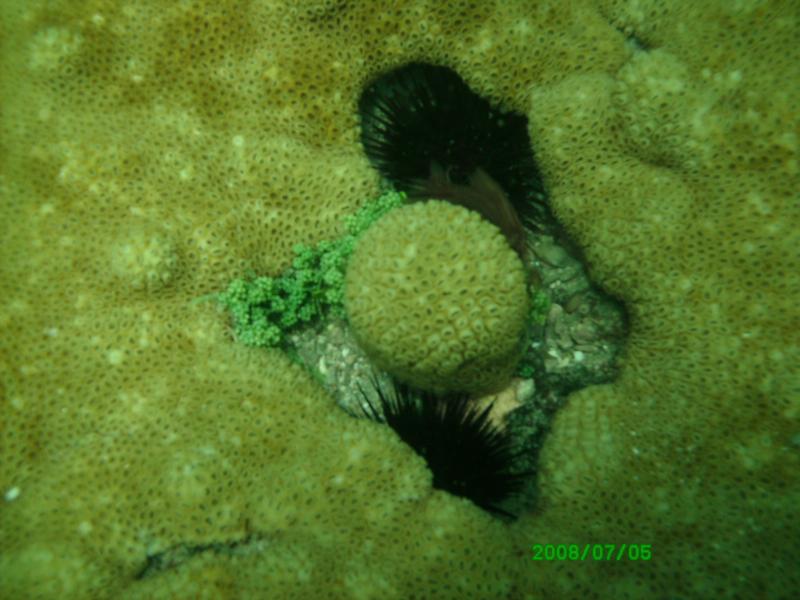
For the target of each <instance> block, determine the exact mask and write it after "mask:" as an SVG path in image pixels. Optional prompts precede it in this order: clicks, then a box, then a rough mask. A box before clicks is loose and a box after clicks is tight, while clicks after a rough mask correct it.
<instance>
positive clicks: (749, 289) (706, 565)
mask: <svg viewBox="0 0 800 600" xmlns="http://www.w3.org/2000/svg"><path fill="white" fill-rule="evenodd" d="M798 39H800V18H798V11H797V6H796V3H794V2H781V1H778V0H773V1H767V2H727V1H724V0H719V1H708V2H690V1H688V0H675V1H672V2H662V1H655V0H641V1H636V2H634V1H632V0H631V1H626V0H598V1H597V2H591V1H588V0H585V1H584V0H576V1H575V2H550V3H546V2H468V1H463V2H462V1H454V2H434V1H432V0H422V1H420V2H395V1H391V2H390V1H388V0H385V1H384V0H379V1H376V2H340V1H327V0H318V1H310V2H295V1H288V0H286V1H281V0H275V1H271V2H268V1H254V2H248V3H242V2H229V1H221V2H220V1H215V2H210V1H201V0H197V1H190V2H157V1H155V0H153V1H150V2H135V3H123V2H104V1H96V2H44V1H31V2H22V1H21V0H15V1H4V2H0V44H2V47H0V81H2V85H0V104H1V105H2V112H1V113H0V198H2V202H0V239H2V244H1V245H0V597H3V598H25V597H37V598H59V599H60V598H148V599H153V598H190V597H201V596H203V595H206V596H213V597H218V598H264V597H269V598H275V599H282V598H320V599H323V598H329V599H350V598H376V597H381V598H387V599H398V600H400V599H403V600H407V599H408V598H412V597H419V598H438V599H444V598H448V599H449V598H453V599H460V600H461V599H465V598H492V599H500V598H504V599H513V600H517V599H519V600H534V599H536V598H567V597H585V598H641V597H651V598H666V597H680V598H711V597H714V598H733V597H742V598H759V597H761V598H779V597H792V596H793V595H794V594H795V593H796V590H797V589H798V587H800V575H799V574H798V571H797V569H796V562H797V556H798V555H799V554H800V548H799V547H798V540H800V530H798V528H799V527H800V525H798V524H799V523H800V518H798V506H800V483H799V482H800V464H799V463H800V452H798V447H799V446H800V441H798V432H800V422H799V421H800V394H798V393H797V390H798V388H799V387H800V381H799V379H800V377H799V376H798V370H797V365H798V364H800V357H799V356H798V348H800V315H798V307H797V302H796V299H797V298H798V297H800V282H799V281H798V277H800V264H798V263H799V262H800V259H799V258H798V252H797V248H798V244H797V233H798V230H800V210H799V209H798V203H797V190H798V189H800V158H799V157H798V144H799V143H800V142H798V130H800V123H799V122H798V118H799V117H798V111H797V106H799V105H800V45H798V44H797V40H798ZM412 62H424V63H429V64H435V65H441V66H445V67H448V68H450V69H452V70H453V71H455V72H456V73H458V76H459V77H460V78H461V79H463V81H464V82H465V83H466V85H468V86H469V88H470V89H472V90H473V91H474V92H475V93H476V94H479V95H480V96H481V97H483V98H486V99H487V101H489V102H491V103H492V105H493V106H498V107H500V108H502V110H503V111H515V112H516V113H519V114H521V115H524V116H526V117H527V119H528V134H529V139H530V140H531V144H532V146H533V149H534V150H535V155H536V160H537V164H538V166H539V169H540V172H541V175H542V178H543V181H544V184H545V187H546V189H547V191H548V198H549V201H550V204H551V208H552V211H553V213H554V215H555V217H556V218H557V219H558V220H559V221H560V222H561V223H562V224H563V225H564V226H565V228H566V229H567V231H568V233H569V234H570V236H571V237H572V239H573V240H574V241H575V242H576V244H577V245H578V246H580V248H581V250H582V255H583V257H585V259H586V261H587V262H588V265H589V270H590V272H591V275H592V276H593V278H594V280H595V281H596V282H597V284H598V285H600V286H602V287H603V288H604V289H605V290H607V291H608V292H611V293H612V294H614V295H615V296H617V297H619V298H620V299H621V300H622V301H623V302H624V303H625V305H626V307H627V310H628V313H629V316H630V334H629V339H628V341H627V346H626V350H625V354H624V356H623V357H622V361H621V363H620V367H619V377H618V379H617V380H615V381H614V382H613V383H610V384H605V385H598V386H590V387H588V388H585V389H582V390H580V391H579V392H577V393H574V394H572V395H571V396H570V397H569V399H568V401H567V402H566V404H565V405H564V407H563V408H562V409H560V411H559V413H558V414H557V415H556V417H555V421H554V422H553V424H552V430H551V432H550V434H549V435H548V436H547V437H546V439H545V440H544V442H543V444H544V445H543V447H542V449H541V453H540V464H539V469H538V470H539V473H540V477H539V480H538V484H539V489H538V492H537V500H538V503H537V508H536V514H520V515H519V519H518V520H517V521H515V522H514V523H513V524H506V523H503V522H500V521H499V520H497V519H493V518H492V517H491V516H489V515H487V514H485V513H484V512H483V511H481V510H480V509H479V508H477V507H476V506H474V505H473V504H472V503H471V502H469V501H468V500H465V499H463V498H457V497H453V496H450V495H448V494H446V493H444V492H442V491H439V490H435V489H434V488H433V487H432V485H431V484H432V478H431V474H430V472H429V471H428V469H427V468H426V465H425V463H424V461H423V460H422V459H421V458H420V457H418V456H417V455H415V454H414V452H413V451H412V450H411V449H410V448H408V447H407V446H405V445H404V444H403V443H402V442H401V441H400V440H398V439H397V437H396V436H394V435H393V434H392V432H391V431H389V430H388V428H386V427H380V426H377V425H375V424H372V423H369V422H367V421H365V420H357V419H353V418H351V417H349V416H348V415H347V414H344V412H343V411H341V410H340V409H338V408H337V407H336V406H335V404H334V403H333V401H331V400H330V399H329V398H328V397H327V396H326V395H325V393H324V392H323V391H322V390H321V389H320V388H319V387H318V385H317V384H316V383H315V382H314V381H313V380H312V378H311V376H310V375H308V374H307V373H306V372H304V371H302V370H300V369H299V368H296V367H293V366H292V363H291V362H290V361H289V360H288V358H287V357H286V356H285V355H284V354H283V353H282V352H281V351H280V350H278V349H266V350H265V349H258V348H248V347H245V346H244V345H243V344H240V343H237V341H236V340H235V337H234V335H233V334H232V331H231V328H230V322H229V315H228V314H227V313H226V312H225V311H222V310H219V309H218V308H217V307H216V306H214V304H213V303H210V302H194V300H196V299H197V298H200V297H205V296H207V295H209V294H212V293H216V292H219V291H220V290H222V289H224V288H225V286H226V285H227V284H228V283H229V282H230V281H232V280H234V279H237V278H242V277H245V276H247V275H248V274H249V273H256V274H258V275H262V276H273V277H275V276H278V275H279V274H280V273H282V272H283V271H284V270H286V269H287V268H288V267H290V263H291V260H292V257H293V250H292V249H293V248H294V247H295V246H296V245H297V244H304V245H306V246H314V245H315V244H317V243H319V242H320V241H322V240H332V239H336V238H337V237H339V236H340V235H342V234H343V233H344V228H343V225H342V223H343V219H342V217H343V216H345V215H351V214H354V213H355V212H356V210H357V209H358V207H359V206H361V205H362V204H363V203H365V202H366V201H367V199H369V198H374V197H377V196H378V195H379V192H380V182H379V178H378V175H377V174H376V172H375V171H374V169H372V167H371V166H370V164H369V161H368V159H367V158H366V156H365V155H364V153H363V148H362V146H361V143H360V139H359V136H360V129H359V117H358V100H359V97H360V96H361V94H362V92H363V90H364V88H365V86H367V85H368V84H369V82H371V81H374V80H375V78H376V77H378V76H380V74H381V73H385V72H388V71H389V70H391V69H394V68H397V67H400V66H402V65H406V64H409V63H412ZM548 543H553V544H558V543H567V544H571V543H575V544H586V543H597V544H623V543H624V544H633V543H639V544H650V545H651V548H652V559H651V560H649V561H631V560H621V561H619V562H617V561H610V562H606V561H599V560H585V561H580V562H570V561H553V562H547V561H534V560H532V559H531V546H532V545H533V544H548Z"/></svg>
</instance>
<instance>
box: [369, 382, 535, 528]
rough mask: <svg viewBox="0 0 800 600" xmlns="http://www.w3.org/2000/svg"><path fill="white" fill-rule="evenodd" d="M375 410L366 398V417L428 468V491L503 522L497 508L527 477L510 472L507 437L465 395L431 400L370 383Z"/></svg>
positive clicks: (510, 447) (406, 389)
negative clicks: (467, 503) (375, 398)
mask: <svg viewBox="0 0 800 600" xmlns="http://www.w3.org/2000/svg"><path fill="white" fill-rule="evenodd" d="M375 389H376V391H377V394H378V399H379V404H380V407H376V406H375V404H373V403H372V402H371V401H370V400H369V397H368V396H367V394H366V393H364V392H363V391H362V393H363V395H364V398H365V399H366V401H367V405H368V407H369V408H368V409H367V410H366V413H367V416H369V417H370V418H372V419H373V420H375V421H380V422H385V423H386V424H388V425H389V426H390V427H391V428H392V429H394V430H395V432H396V433H397V434H398V435H399V436H400V438H401V439H402V440H403V441H404V442H405V443H406V444H408V445H409V446H411V447H412V448H413V449H414V450H415V451H416V452H417V454H419V455H420V456H422V457H423V458H424V459H425V461H426V462H427V463H428V468H430V470H431V472H432V473H433V487H435V488H437V489H440V490H444V491H446V492H449V493H451V494H454V495H456V496H462V497H464V498H469V499H470V500H471V501H472V502H474V503H475V504H476V505H478V506H480V507H481V508H483V509H484V510H488V511H491V512H494V513H497V514H501V515H504V516H506V517H513V516H514V515H512V514H510V513H508V512H506V511H505V510H503V509H502V508H500V507H499V503H501V502H502V501H504V500H506V499H507V498H509V497H511V496H512V495H514V494H515V493H517V492H519V491H520V490H521V488H522V486H523V483H524V481H525V477H526V476H527V475H529V473H519V472H514V470H513V467H512V465H513V463H514V461H515V459H516V458H517V455H516V453H515V451H514V449H513V444H512V439H511V436H510V434H509V433H508V432H507V431H506V430H504V429H501V428H499V427H497V426H495V425H494V424H493V423H492V422H491V421H490V420H489V412H490V411H491V408H492V407H491V405H490V406H488V407H486V408H484V409H483V410H479V409H477V408H475V407H474V406H472V404H471V402H470V400H469V398H468V397H467V396H465V395H450V396H435V395H433V394H430V393H426V392H421V391H420V392H417V391H412V390H411V388H409V387H408V386H406V385H402V384H397V385H395V387H394V390H393V391H392V392H391V393H386V392H385V391H384V390H383V389H382V388H381V387H380V385H378V384H376V385H375Z"/></svg>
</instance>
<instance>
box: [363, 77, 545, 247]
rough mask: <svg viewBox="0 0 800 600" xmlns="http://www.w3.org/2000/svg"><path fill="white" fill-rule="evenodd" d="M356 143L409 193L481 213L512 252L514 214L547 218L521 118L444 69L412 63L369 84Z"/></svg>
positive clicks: (516, 234) (517, 224)
mask: <svg viewBox="0 0 800 600" xmlns="http://www.w3.org/2000/svg"><path fill="white" fill-rule="evenodd" d="M359 114H360V116H361V142H362V144H363V146H364V150H365V152H366V154H367V156H368V157H369V159H370V161H371V162H372V164H373V166H374V167H375V168H376V169H377V170H378V171H379V172H380V173H381V175H383V177H385V178H386V179H388V180H389V181H391V182H392V183H393V184H394V185H395V186H396V187H397V188H398V189H399V190H402V191H405V192H407V193H408V194H409V197H411V198H412V199H413V198H415V197H416V198H438V199H441V200H448V201H450V202H454V203H456V204H460V205H462V206H465V207H466V208H469V209H472V210H476V211H478V212H480V213H481V214H482V215H483V217H484V218H486V219H487V220H488V221H490V222H492V223H494V224H495V225H497V226H498V227H499V228H500V229H501V230H502V231H503V233H504V234H505V235H506V236H507V237H508V239H509V243H510V244H511V245H512V246H513V247H514V248H515V249H517V250H518V251H520V249H521V245H522V244H523V243H524V231H523V230H522V225H521V221H520V218H519V216H518V214H519V215H521V216H522V218H523V219H525V220H526V221H528V222H531V223H537V224H538V223H542V222H544V221H546V220H549V212H548V210H547V207H546V204H545V191H544V186H543V184H542V180H541V175H540V174H539V170H538V168H537V166H536V162H535V161H534V158H533V152H532V150H531V143H530V138H529V137H528V129H527V119H526V118H525V117H524V116H523V115H520V114H518V113H514V112H508V111H502V110H499V109H497V108H495V107H493V106H492V105H491V104H490V103H489V102H488V101H487V100H485V99H483V98H481V97H480V96H478V95H477V94H475V93H474V92H473V91H472V90H471V89H470V88H469V86H468V85H467V84H466V83H465V82H464V81H463V80H462V79H461V77H459V75H458V74H457V73H456V72H455V71H453V70H452V69H449V68H447V67H442V66H436V65H430V64H424V63H411V64H408V65H405V66H402V67H399V68H397V69H395V70H393V71H389V72H388V73H385V74H383V75H381V76H379V77H378V78H377V79H375V80H374V81H372V82H371V83H369V84H368V85H367V87H366V88H365V90H364V92H363V93H362V95H361V98H360V100H359Z"/></svg>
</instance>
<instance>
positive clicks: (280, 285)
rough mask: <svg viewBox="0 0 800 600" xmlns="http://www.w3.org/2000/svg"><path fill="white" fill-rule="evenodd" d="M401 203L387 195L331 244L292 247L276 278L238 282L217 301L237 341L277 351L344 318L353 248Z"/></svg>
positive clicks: (398, 197) (398, 196)
mask: <svg viewBox="0 0 800 600" xmlns="http://www.w3.org/2000/svg"><path fill="white" fill-rule="evenodd" d="M404 199H405V194H403V193H401V192H387V193H385V194H384V195H382V196H381V197H380V198H378V199H377V200H375V201H373V202H370V203H368V204H367V205H366V206H364V207H363V208H362V209H361V210H359V211H358V212H357V213H356V214H355V215H352V216H349V217H347V218H346V220H345V226H346V229H347V233H346V234H345V235H344V236H343V237H342V238H340V239H338V240H335V241H323V242H320V243H319V244H317V245H316V246H313V247H311V246H306V245H304V244H298V245H297V246H295V247H294V252H295V258H294V260H293V261H292V266H291V267H290V268H289V269H288V270H287V271H286V272H284V273H283V274H282V275H279V276H278V277H255V278H253V279H236V280H234V281H233V282H231V284H230V285H229V286H228V289H227V290H225V291H224V292H222V293H221V294H218V295H217V296H216V299H217V301H218V302H220V304H222V305H223V306H224V307H225V308H227V309H228V310H230V311H231V314H232V315H233V328H234V332H235V334H236V339H237V340H239V341H241V342H243V343H245V344H247V345H248V346H278V345H280V344H282V343H283V341H284V339H285V336H286V333H287V332H289V331H290V330H291V329H292V328H294V327H297V326H299V325H303V324H306V323H310V322H311V321H313V320H314V319H316V318H318V317H320V316H321V315H322V314H323V313H324V312H326V311H331V312H333V314H336V315H343V314H344V308H343V300H344V273H345V267H346V265H347V259H348V258H349V257H350V254H352V252H353V248H354V247H355V242H356V240H357V239H358V237H359V236H360V235H361V234H362V233H363V232H364V231H366V229H367V228H368V227H369V226H370V225H372V223H374V222H375V221H377V220H378V219H379V218H380V217H382V216H383V215H384V214H386V213H387V212H389V211H390V210H391V209H393V208H395V207H397V206H400V205H401V204H402V203H403V201H404Z"/></svg>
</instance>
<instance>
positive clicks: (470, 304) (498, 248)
mask: <svg viewBox="0 0 800 600" xmlns="http://www.w3.org/2000/svg"><path fill="white" fill-rule="evenodd" d="M345 310H346V312H347V317H348V320H349V321H350V324H351V326H352V328H353V332H354V333H355V335H356V339H358V342H359V344H360V345H361V346H362V347H363V348H364V350H365V351H366V352H367V354H368V355H369V357H370V358H371V359H372V360H373V361H374V363H375V364H377V365H378V366H379V367H381V368H382V369H384V370H386V371H388V372H389V373H391V374H392V375H394V376H395V377H397V378H399V379H401V380H402V381H405V382H406V383H409V384H411V385H413V386H414V387H417V388H422V389H427V390H433V391H438V392H443V391H464V392H474V393H488V392H491V391H497V390H498V389H499V388H500V387H502V385H503V384H504V383H506V382H507V381H508V380H509V379H510V377H511V374H512V372H513V370H514V367H515V366H516V362H517V359H518V358H519V356H520V354H521V350H522V344H521V342H522V334H523V331H524V328H525V321H526V318H527V315H528V297H527V290H526V287H525V272H524V269H523V266H522V263H521V262H520V260H519V258H518V257H517V255H516V254H515V253H514V251H513V249H512V248H511V247H510V246H509V245H508V242H507V241H506V239H505V238H504V237H503V234H502V233H501V232H500V230H499V229H498V228H497V227H495V226H494V225H492V224H491V223H489V222H488V221H485V220H484V219H483V218H481V216H480V215H479V214H478V213H477V212H474V211H471V210H468V209H466V208H462V207H460V206H456V205H454V204H450V203H448V202H444V201H441V200H430V201H427V202H421V203H414V204H410V205H408V206H404V207H401V208H398V209H396V210H394V211H392V212H391V213H389V214H388V215H386V216H385V217H383V218H382V219H380V220H379V221H378V222H377V223H375V225H373V226H372V227H370V228H369V229H368V230H367V231H366V233H365V234H364V235H363V236H362V237H361V238H360V239H359V240H358V243H357V245H356V248H355V251H354V252H353V255H352V256H351V257H350V262H349V264H348V266H347V275H346V279H345Z"/></svg>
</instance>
